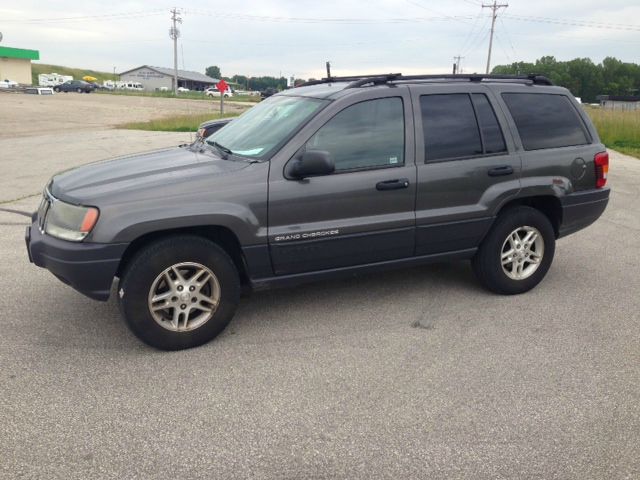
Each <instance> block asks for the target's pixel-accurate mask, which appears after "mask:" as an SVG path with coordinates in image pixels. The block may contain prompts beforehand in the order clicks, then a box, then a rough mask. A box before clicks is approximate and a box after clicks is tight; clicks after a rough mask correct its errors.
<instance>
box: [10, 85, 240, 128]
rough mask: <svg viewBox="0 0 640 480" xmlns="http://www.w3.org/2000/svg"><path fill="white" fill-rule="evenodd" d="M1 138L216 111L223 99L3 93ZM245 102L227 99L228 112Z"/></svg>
mask: <svg viewBox="0 0 640 480" xmlns="http://www.w3.org/2000/svg"><path fill="white" fill-rule="evenodd" d="M0 106H1V108H0V125H2V128H1V129H0V139H2V138H8V139H14V138H15V137H19V136H20V137H23V136H27V137H32V136H35V135H42V134H45V133H69V132H70V131H73V132H77V131H79V130H81V131H85V130H101V129H104V128H109V127H114V126H116V125H119V124H122V123H127V122H137V121H146V120H149V119H151V118H161V117H167V116H172V115H188V114H191V113H207V112H211V113H217V112H219V111H220V101H219V99H218V101H213V100H212V101H203V100H188V99H180V98H162V97H137V96H131V95H107V94H97V93H92V94H88V95H87V94H84V93H60V94H56V95H23V94H9V93H4V94H0ZM245 108H247V104H246V103H244V104H243V103H235V104H234V103H233V102H232V101H227V102H225V111H227V112H232V111H241V110H243V109H245Z"/></svg>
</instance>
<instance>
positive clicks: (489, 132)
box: [420, 93, 507, 161]
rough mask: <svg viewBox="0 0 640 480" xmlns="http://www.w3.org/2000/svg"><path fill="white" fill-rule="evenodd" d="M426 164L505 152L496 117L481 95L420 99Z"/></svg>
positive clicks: (444, 95)
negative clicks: (427, 162)
mask: <svg viewBox="0 0 640 480" xmlns="http://www.w3.org/2000/svg"><path fill="white" fill-rule="evenodd" d="M420 107H421V110H422V129H423V134H424V145H425V159H426V161H430V160H431V161H434V160H446V159H454V158H468V157H475V156H479V155H495V154H499V153H502V152H506V151H507V147H506V145H505V143H504V137H503V135H502V129H501V128H500V125H499V123H498V119H497V118H496V114H495V112H494V111H493V108H492V107H491V104H490V103H489V100H488V99H487V97H486V95H484V94H483V93H474V94H472V95H469V94H467V93H453V94H435V95H423V96H422V97H420Z"/></svg>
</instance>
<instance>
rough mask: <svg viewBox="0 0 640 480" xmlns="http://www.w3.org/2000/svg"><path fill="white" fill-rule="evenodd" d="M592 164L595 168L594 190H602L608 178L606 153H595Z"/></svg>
mask: <svg viewBox="0 0 640 480" xmlns="http://www.w3.org/2000/svg"><path fill="white" fill-rule="evenodd" d="M593 163H594V164H595V166H596V188H602V187H604V186H605V185H606V184H607V177H608V176H609V154H608V153H607V152H600V153H596V156H595V157H594V159H593Z"/></svg>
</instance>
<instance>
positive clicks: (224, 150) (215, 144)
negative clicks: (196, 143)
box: [206, 140, 233, 160]
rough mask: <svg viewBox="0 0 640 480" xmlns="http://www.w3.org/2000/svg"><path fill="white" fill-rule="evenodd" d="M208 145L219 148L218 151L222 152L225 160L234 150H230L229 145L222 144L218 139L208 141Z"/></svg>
mask: <svg viewBox="0 0 640 480" xmlns="http://www.w3.org/2000/svg"><path fill="white" fill-rule="evenodd" d="M206 143H207V144H208V145H211V146H212V147H215V149H216V150H218V152H220V154H221V155H220V156H221V157H222V159H223V160H226V159H227V158H229V155H233V152H232V151H231V150H229V149H228V148H227V147H225V146H222V145H220V144H219V143H218V142H216V141H213V140H212V141H208V142H206Z"/></svg>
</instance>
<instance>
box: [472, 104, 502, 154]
mask: <svg viewBox="0 0 640 480" xmlns="http://www.w3.org/2000/svg"><path fill="white" fill-rule="evenodd" d="M471 96H472V97H473V103H474V105H475V107H476V115H477V116H478V123H479V124H480V130H481V132H482V140H483V141H484V153H486V154H492V153H501V152H506V151H507V147H506V145H505V144H504V137H503V136H502V130H501V129H500V125H499V124H498V119H497V118H496V114H495V112H494V111H493V108H492V107H491V104H490V103H489V100H487V96H486V95H485V94H483V93H474V94H472V95H471Z"/></svg>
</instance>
